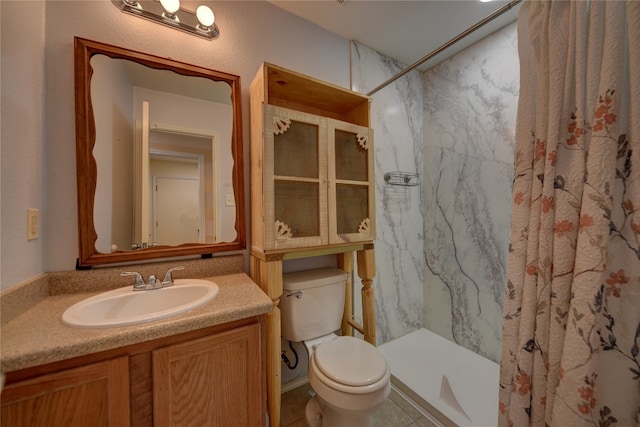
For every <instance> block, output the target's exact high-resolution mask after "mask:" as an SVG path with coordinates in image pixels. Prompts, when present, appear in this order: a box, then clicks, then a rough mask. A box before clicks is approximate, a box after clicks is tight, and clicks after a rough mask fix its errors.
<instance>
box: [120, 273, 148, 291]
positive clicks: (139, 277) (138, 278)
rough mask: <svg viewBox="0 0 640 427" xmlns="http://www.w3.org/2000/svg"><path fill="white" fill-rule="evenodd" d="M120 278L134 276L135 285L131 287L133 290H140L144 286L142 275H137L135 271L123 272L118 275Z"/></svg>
mask: <svg viewBox="0 0 640 427" xmlns="http://www.w3.org/2000/svg"><path fill="white" fill-rule="evenodd" d="M120 276H136V284H135V285H133V288H134V289H140V288H143V287H144V286H145V283H144V279H143V278H142V274H140V273H137V272H135V271H123V272H121V273H120Z"/></svg>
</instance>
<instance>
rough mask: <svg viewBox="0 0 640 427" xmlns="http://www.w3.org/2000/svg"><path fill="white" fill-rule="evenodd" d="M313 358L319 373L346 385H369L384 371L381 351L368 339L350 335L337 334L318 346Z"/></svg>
mask: <svg viewBox="0 0 640 427" xmlns="http://www.w3.org/2000/svg"><path fill="white" fill-rule="evenodd" d="M313 358H314V361H315V363H316V366H317V367H318V368H319V369H320V370H321V371H322V373H323V374H325V375H326V376H327V377H329V378H331V379H332V380H334V381H336V382H339V383H341V384H345V385H349V386H355V387H361V386H366V385H369V384H373V383H375V382H376V381H379V380H380V379H381V378H382V377H383V376H384V374H385V372H386V371H387V362H386V360H385V358H384V356H382V353H380V351H379V350H378V349H377V348H375V347H374V346H372V345H371V344H369V343H368V342H366V341H364V340H361V339H358V338H353V337H338V338H336V339H334V340H332V341H329V342H327V343H324V344H322V345H320V346H318V347H317V348H316V350H315V351H314V352H313Z"/></svg>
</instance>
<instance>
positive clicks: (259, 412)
mask: <svg viewBox="0 0 640 427" xmlns="http://www.w3.org/2000/svg"><path fill="white" fill-rule="evenodd" d="M259 343H260V330H259V328H258V326H257V325H255V324H254V325H249V326H244V327H242V328H237V329H234V330H231V331H227V332H222V333H219V334H216V335H212V336H209V337H204V338H200V339H197V340H193V341H188V342H184V343H179V344H174V345H170V346H166V347H163V348H161V349H158V350H154V351H153V408H154V426H156V427H163V426H166V427H169V426H171V427H180V426H184V427H189V426H222V427H226V426H259V425H262V424H263V423H264V419H265V413H264V404H263V400H264V395H263V392H262V386H261V384H262V377H263V375H262V370H261V364H260V363H259V361H260V349H261V346H260V345H259Z"/></svg>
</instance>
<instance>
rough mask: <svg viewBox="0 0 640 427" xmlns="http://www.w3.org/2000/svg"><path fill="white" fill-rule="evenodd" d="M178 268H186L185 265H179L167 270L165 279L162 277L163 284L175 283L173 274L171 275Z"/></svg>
mask: <svg viewBox="0 0 640 427" xmlns="http://www.w3.org/2000/svg"><path fill="white" fill-rule="evenodd" d="M178 270H184V266H183V265H179V266H177V267H173V268H170V269H169V270H167V272H166V273H165V275H164V279H162V286H171V285H173V276H172V275H171V273H172V272H174V271H178Z"/></svg>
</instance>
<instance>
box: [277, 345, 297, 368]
mask: <svg viewBox="0 0 640 427" xmlns="http://www.w3.org/2000/svg"><path fill="white" fill-rule="evenodd" d="M289 348H290V349H291V351H292V352H293V355H294V356H295V357H296V362H295V363H294V364H293V366H291V361H290V360H289V358H288V357H287V352H286V351H283V352H282V354H281V356H282V361H283V362H284V364H285V365H287V368H289V369H291V370H294V369H296V366H298V353H296V350H295V349H294V348H293V344H292V343H291V341H289Z"/></svg>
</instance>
